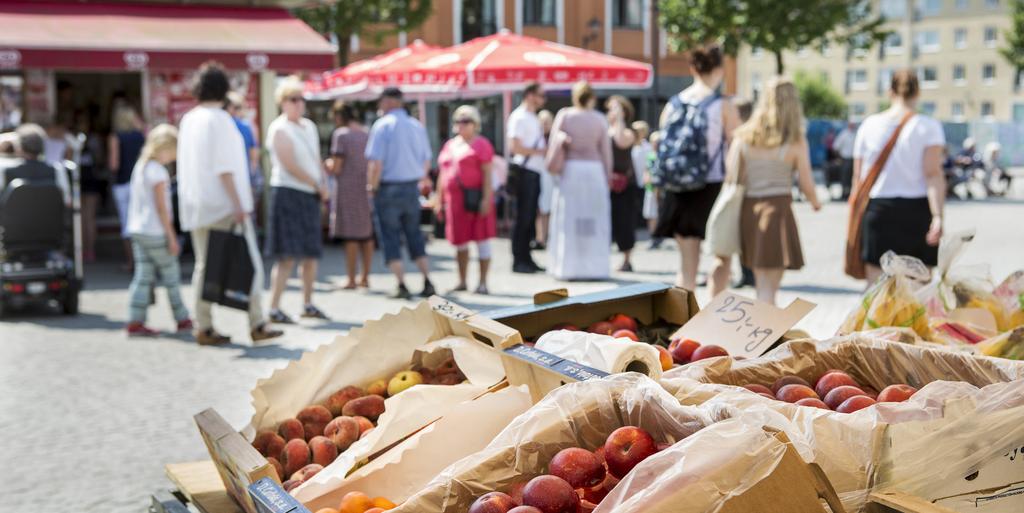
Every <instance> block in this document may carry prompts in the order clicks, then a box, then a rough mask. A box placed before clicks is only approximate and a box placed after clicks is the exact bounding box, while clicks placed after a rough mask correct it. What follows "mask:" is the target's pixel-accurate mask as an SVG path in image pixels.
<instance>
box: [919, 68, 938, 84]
mask: <svg viewBox="0 0 1024 513" xmlns="http://www.w3.org/2000/svg"><path fill="white" fill-rule="evenodd" d="M917 78H918V80H920V81H921V88H922V89H935V88H936V87H939V72H938V70H936V69H935V66H921V67H920V68H917Z"/></svg>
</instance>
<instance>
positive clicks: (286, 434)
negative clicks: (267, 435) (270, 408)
mask: <svg viewBox="0 0 1024 513" xmlns="http://www.w3.org/2000/svg"><path fill="white" fill-rule="evenodd" d="M277 432H278V433H280V434H281V438H284V441H285V442H287V441H289V440H293V439H295V438H301V439H302V440H305V439H306V430H305V429H303V427H302V423H301V422H299V419H285V420H284V421H282V422H281V425H279V426H277Z"/></svg>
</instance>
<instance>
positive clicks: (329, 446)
mask: <svg viewBox="0 0 1024 513" xmlns="http://www.w3.org/2000/svg"><path fill="white" fill-rule="evenodd" d="M309 452H311V453H312V454H313V463H316V464H318V465H322V466H324V467H326V466H327V465H330V464H331V462H332V461H334V458H337V457H338V446H337V445H335V444H334V441H333V440H331V439H330V438H327V437H326V436H314V437H313V439H312V440H310V441H309Z"/></svg>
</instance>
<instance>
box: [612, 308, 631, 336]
mask: <svg viewBox="0 0 1024 513" xmlns="http://www.w3.org/2000/svg"><path fill="white" fill-rule="evenodd" d="M608 322H610V323H611V324H612V327H614V328H615V330H616V331H618V330H629V331H633V332H635V331H636V330H637V325H636V319H634V318H632V317H630V316H628V315H626V314H621V313H619V314H615V315H613V316H611V318H609V319H608Z"/></svg>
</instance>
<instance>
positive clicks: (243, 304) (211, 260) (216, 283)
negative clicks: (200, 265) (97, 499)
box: [202, 227, 256, 311]
mask: <svg viewBox="0 0 1024 513" xmlns="http://www.w3.org/2000/svg"><path fill="white" fill-rule="evenodd" d="M234 228H235V227H232V229H231V230H230V231H223V230H211V231H210V239H209V242H208V243H207V246H206V271H205V274H204V276H203V294H202V298H203V300H204V301H209V302H211V303H216V304H218V305H221V306H226V307H228V308H235V309H238V310H244V311H248V310H249V301H250V294H251V293H252V285H253V283H252V280H253V278H254V277H255V275H256V269H255V268H254V267H253V265H252V257H251V256H250V255H249V244H248V242H247V241H246V240H245V236H244V235H242V234H240V233H235V231H234Z"/></svg>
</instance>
